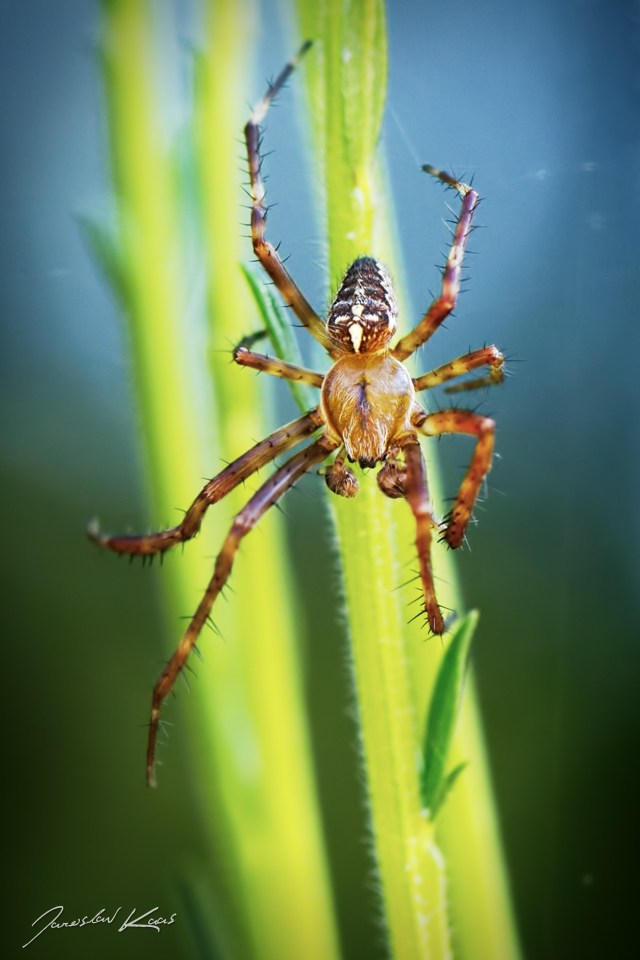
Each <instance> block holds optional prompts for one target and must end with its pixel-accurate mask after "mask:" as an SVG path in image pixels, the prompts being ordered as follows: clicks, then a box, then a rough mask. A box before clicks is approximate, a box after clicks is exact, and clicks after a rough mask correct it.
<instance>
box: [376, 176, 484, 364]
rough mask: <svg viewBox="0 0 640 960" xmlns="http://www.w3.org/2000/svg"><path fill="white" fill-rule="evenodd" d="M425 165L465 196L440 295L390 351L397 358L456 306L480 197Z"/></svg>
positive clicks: (421, 340)
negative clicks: (470, 233) (415, 325)
mask: <svg viewBox="0 0 640 960" xmlns="http://www.w3.org/2000/svg"><path fill="white" fill-rule="evenodd" d="M422 169H423V170H426V172H427V173H431V174H433V176H434V177H438V179H439V180H442V181H443V182H444V183H446V184H447V186H449V187H453V188H454V189H455V190H457V191H458V193H459V194H460V195H461V196H462V209H461V211H460V216H459V218H458V222H457V224H456V229H455V232H454V235H453V243H452V244H451V249H450V250H449V256H448V257H447V262H446V264H445V268H444V271H443V273H442V291H441V293H440V296H439V297H437V298H436V299H435V300H434V301H433V303H432V304H431V306H430V307H429V309H428V310H427V312H426V313H425V315H424V317H423V318H422V320H421V321H420V323H419V324H418V326H417V327H415V329H414V330H412V331H411V333H408V334H407V335H406V337H403V338H402V339H401V340H399V341H398V343H397V344H396V345H395V347H394V348H393V350H392V351H391V355H392V356H393V357H395V358H396V360H406V358H407V357H410V356H411V354H412V353H413V352H414V350H417V348H418V347H420V346H422V344H423V343H426V342H427V340H428V339H429V337H431V336H432V335H433V334H434V333H435V332H436V330H437V329H438V327H439V326H440V324H441V323H442V321H443V320H445V319H446V317H448V316H449V314H450V313H451V311H452V310H454V309H455V305H456V301H457V299H458V294H459V293H460V273H461V270H462V261H463V259H464V251H465V247H466V245H467V239H468V237H469V232H470V230H471V221H472V219H473V214H474V211H475V209H476V207H477V206H478V202H479V200H480V198H479V196H478V194H477V193H476V192H475V190H472V189H471V187H469V186H467V184H466V183H460V182H459V181H458V180H454V179H453V177H450V176H449V174H447V173H443V172H442V171H441V170H436V169H435V168H434V167H430V166H429V165H428V164H425V166H424V167H423V168H422Z"/></svg>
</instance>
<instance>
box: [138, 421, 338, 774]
mask: <svg viewBox="0 0 640 960" xmlns="http://www.w3.org/2000/svg"><path fill="white" fill-rule="evenodd" d="M336 446H337V444H336V443H334V442H333V441H331V440H328V439H326V438H325V437H320V438H319V439H318V440H316V441H315V442H314V443H312V444H311V445H310V446H308V447H305V448H304V450H300V451H299V452H298V453H296V454H295V455H294V456H293V457H291V459H290V460H288V461H287V462H286V463H285V464H283V465H282V466H281V467H280V468H279V469H278V470H276V472H275V473H274V474H273V475H272V476H271V477H270V478H269V479H268V480H267V481H266V483H263V485H262V486H261V487H260V489H259V490H258V491H257V493H255V494H254V495H253V496H252V497H251V499H250V500H249V502H248V503H247V504H246V505H245V506H244V507H243V508H242V510H241V511H240V512H239V513H238V514H237V515H236V517H235V519H234V521H233V524H232V526H231V529H230V530H229V533H228V534H227V536H226V539H225V541H224V543H223V544H222V549H221V550H220V553H219V554H218V556H217V558H216V562H215V567H214V571H213V576H212V578H211V580H210V582H209V585H208V587H207V589H206V591H205V593H204V596H203V598H202V600H201V601H200V603H199V605H198V609H197V610H196V612H195V614H194V615H193V617H192V619H191V622H190V624H189V626H188V627H187V629H186V632H185V634H184V636H183V637H182V639H181V641H180V643H179V644H178V647H177V649H176V652H175V653H174V655H173V656H172V657H171V659H170V660H169V663H168V664H167V666H166V667H165V669H164V670H163V672H162V674H161V675H160V678H159V680H158V682H157V683H156V685H155V687H154V689H153V697H152V701H151V719H150V723H149V742H148V747H147V782H148V784H149V786H154V783H155V781H154V762H155V750H156V741H157V738H158V726H159V723H160V710H161V708H162V704H163V702H164V700H165V699H166V697H167V696H168V695H169V694H170V693H171V690H172V689H173V685H174V684H175V681H176V679H177V677H178V676H179V674H180V673H181V672H182V670H183V668H184V667H185V665H186V663H187V660H188V658H189V654H190V653H191V651H192V650H193V648H194V646H195V644H196V642H197V640H198V637H199V635H200V632H201V631H202V629H203V627H204V625H205V623H207V621H208V620H209V617H210V614H211V608H212V607H213V604H214V602H215V601H216V599H217V598H218V596H219V595H220V593H221V592H222V590H223V589H224V587H225V585H226V584H227V581H228V579H229V576H230V574H231V570H232V568H233V563H234V560H235V556H236V553H237V552H238V547H239V546H240V542H241V541H242V539H243V538H244V537H245V536H246V535H247V534H248V533H250V532H251V530H253V528H254V527H255V526H256V525H257V523H258V521H259V520H260V519H261V518H262V516H263V515H264V514H265V513H266V512H267V510H268V509H269V507H271V506H274V505H275V504H277V502H278V500H279V499H280V497H282V496H283V494H284V493H286V491H287V490H289V489H290V488H291V487H292V486H293V485H294V483H295V482H296V481H297V480H298V479H299V478H300V477H302V476H303V475H304V474H305V473H306V472H307V471H308V470H310V469H311V468H312V467H313V466H314V465H315V464H318V463H321V462H322V461H323V460H325V459H326V458H327V456H328V455H329V454H330V453H331V452H332V451H333V450H335V448H336Z"/></svg>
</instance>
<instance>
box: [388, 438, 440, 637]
mask: <svg viewBox="0 0 640 960" xmlns="http://www.w3.org/2000/svg"><path fill="white" fill-rule="evenodd" d="M400 447H401V448H402V450H403V452H404V463H405V470H404V475H403V477H402V486H403V488H404V495H405V496H406V498H407V502H408V504H409V506H410V507H411V510H412V512H413V516H414V517H415V521H416V527H417V532H416V548H417V551H418V561H419V564H420V578H421V580H422V589H423V591H424V609H425V613H426V614H427V620H428V623H429V627H430V628H431V631H432V632H433V633H435V634H438V635H439V634H442V633H444V631H445V622H444V618H443V616H442V613H441V612H440V607H439V606H438V601H437V599H436V591H435V587H434V584H433V571H432V569H431V533H432V530H433V528H434V527H437V524H436V522H435V520H434V519H433V514H432V512H431V504H430V502H429V492H428V490H427V474H426V470H425V465H424V459H423V456H422V451H421V449H420V444H419V443H418V438H417V437H415V436H414V437H408V438H406V439H405V440H404V441H401V442H400ZM387 495H388V494H387Z"/></svg>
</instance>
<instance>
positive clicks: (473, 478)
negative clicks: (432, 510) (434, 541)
mask: <svg viewBox="0 0 640 960" xmlns="http://www.w3.org/2000/svg"><path fill="white" fill-rule="evenodd" d="M412 423H413V425H414V426H415V427H416V428H417V429H418V430H419V431H420V433H423V434H424V435H425V436H427V437H440V436H442V434H444V433H467V434H469V435H470V436H473V437H477V438H478V441H477V443H476V447H475V450H474V451H473V457H472V458H471V463H470V464H469V469H468V470H467V474H466V476H465V478H464V480H463V481H462V484H461V486H460V490H459V492H458V496H457V497H456V500H455V503H454V505H453V509H452V511H451V514H450V516H449V520H448V522H447V525H446V529H445V531H444V539H445V540H446V542H447V543H448V544H449V546H450V547H453V548H455V547H459V546H460V544H461V543H462V541H463V539H464V534H465V530H466V529H467V525H468V523H469V520H470V518H471V511H472V510H473V505H474V503H475V502H476V497H477V496H478V491H479V490H480V485H481V484H482V481H483V480H484V478H485V476H486V475H487V473H488V472H489V470H490V469H491V457H492V455H493V442H494V434H495V423H494V421H493V420H490V419H489V417H481V416H480V415H479V414H477V413H472V411H471V410H439V411H438V412H437V413H430V414H426V413H424V412H422V413H420V414H418V415H417V416H414V417H413V418H412Z"/></svg>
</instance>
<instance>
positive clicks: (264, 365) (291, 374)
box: [233, 335, 324, 387]
mask: <svg viewBox="0 0 640 960" xmlns="http://www.w3.org/2000/svg"><path fill="white" fill-rule="evenodd" d="M254 336H255V335H254ZM252 339H253V338H252V337H246V338H245V340H252ZM245 340H243V341H242V342H241V343H239V344H238V346H237V347H236V348H235V350H234V351H233V359H234V360H235V362H236V363H239V364H240V366H241V367H251V368H252V369H253V370H261V371H262V372H263V373H270V374H271V376H273V377H281V378H282V379H283V380H295V381H296V382H297V383H307V384H309V386H310V387H321V386H322V381H323V380H324V374H323V373H316V372H315V370H307V369H306V368H305V367H298V366H296V364H294V363H287V362H286V361H285V360H278V359H277V358H276V357H267V356H265V354H263V353H254V352H253V351H252V350H249V349H248V348H247V347H246V346H245Z"/></svg>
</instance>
